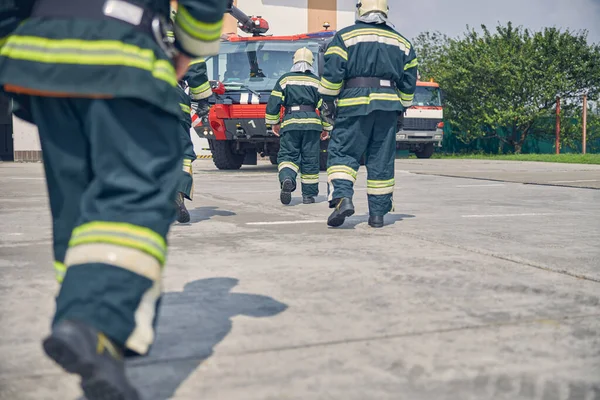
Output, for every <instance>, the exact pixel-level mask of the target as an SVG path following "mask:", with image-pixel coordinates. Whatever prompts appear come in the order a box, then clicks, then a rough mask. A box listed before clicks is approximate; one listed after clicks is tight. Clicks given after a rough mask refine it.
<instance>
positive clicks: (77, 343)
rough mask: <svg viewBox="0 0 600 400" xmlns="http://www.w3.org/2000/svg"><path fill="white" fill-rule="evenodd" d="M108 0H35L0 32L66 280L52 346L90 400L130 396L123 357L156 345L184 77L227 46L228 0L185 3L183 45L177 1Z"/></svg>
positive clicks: (133, 393)
mask: <svg viewBox="0 0 600 400" xmlns="http://www.w3.org/2000/svg"><path fill="white" fill-rule="evenodd" d="M8 3H14V4H18V5H19V6H21V5H22V4H26V3H27V1H21V0H19V1H17V2H8ZM107 4H108V3H107V2H106V0H86V1H68V0H36V1H35V5H34V6H33V8H29V9H28V10H27V12H25V13H23V14H21V15H20V16H18V18H21V21H22V22H21V23H20V24H19V25H18V26H17V27H16V29H14V30H13V31H12V32H0V37H3V38H4V39H3V45H2V48H1V52H0V85H2V86H3V89H4V91H5V92H7V93H9V94H10V95H18V96H20V97H21V98H26V99H27V102H26V104H27V107H29V111H30V114H31V116H32V119H33V122H34V123H35V124H36V125H37V127H38V130H39V137H40V141H41V145H42V151H43V158H44V168H45V173H46V182H47V189H48V195H49V200H50V209H51V214H52V220H53V245H54V259H55V267H56V272H57V278H58V280H59V282H61V287H60V292H59V293H58V296H57V298H56V313H55V315H54V320H53V324H52V331H51V334H50V336H49V337H47V338H46V339H45V340H44V343H43V347H44V350H45V352H46V354H47V355H48V356H49V357H50V358H52V359H53V360H54V361H55V362H57V363H58V364H59V365H60V366H61V367H62V368H64V369H65V370H66V371H68V372H70V373H75V374H78V375H79V376H80V377H81V387H82V389H83V392H84V394H85V396H86V398H87V399H88V400H100V399H102V400H116V399H119V400H133V399H138V398H139V396H138V393H137V390H136V389H135V388H133V387H132V385H131V384H130V383H129V381H128V379H127V377H126V375H125V369H124V361H123V356H124V355H126V354H137V355H144V354H146V353H147V352H148V350H149V348H150V346H151V344H152V343H153V341H154V336H155V331H154V326H155V323H156V318H157V314H156V310H157V307H158V304H159V299H160V296H161V288H162V270H163V266H164V263H165V259H166V254H167V241H166V237H167V233H168V231H169V227H170V225H171V223H172V222H173V220H174V219H175V208H174V207H173V198H174V197H175V193H176V182H177V178H178V173H179V172H180V171H181V159H182V149H181V144H180V143H179V141H178V140H175V138H174V137H173V132H175V131H176V129H177V128H178V124H179V122H178V118H179V116H180V113H181V108H180V106H179V102H178V94H177V89H176V87H177V82H178V78H179V79H181V78H182V77H183V75H184V73H185V71H186V68H187V67H188V65H189V63H190V62H191V60H192V59H194V58H197V57H204V56H208V55H213V54H217V53H218V51H219V38H220V35H221V29H222V25H223V14H224V11H225V6H226V0H179V13H178V15H177V18H176V20H175V23H174V33H175V38H176V41H175V43H171V42H170V41H168V39H167V34H166V32H167V31H168V30H169V29H171V27H170V26H169V25H168V21H169V2H168V1H158V0H143V1H135V2H134V1H129V0H121V1H118V2H117V1H112V2H110V7H108V6H107ZM7 35H8V36H7ZM20 104H24V103H22V102H20ZM16 397H17V398H18V397H19V396H16Z"/></svg>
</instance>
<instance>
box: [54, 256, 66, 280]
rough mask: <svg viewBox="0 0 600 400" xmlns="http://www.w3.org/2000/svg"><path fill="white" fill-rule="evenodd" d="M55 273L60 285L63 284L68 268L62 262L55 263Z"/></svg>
mask: <svg viewBox="0 0 600 400" xmlns="http://www.w3.org/2000/svg"><path fill="white" fill-rule="evenodd" d="M54 273H55V276H56V280H57V281H58V283H62V282H63V280H64V279H65V274H66V273H67V267H66V266H65V264H63V263H61V262H60V261H54Z"/></svg>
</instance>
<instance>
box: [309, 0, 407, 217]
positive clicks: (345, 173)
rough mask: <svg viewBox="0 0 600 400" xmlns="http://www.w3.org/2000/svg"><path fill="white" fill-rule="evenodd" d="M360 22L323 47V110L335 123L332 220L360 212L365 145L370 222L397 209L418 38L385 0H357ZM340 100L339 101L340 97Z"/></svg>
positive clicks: (331, 158)
mask: <svg viewBox="0 0 600 400" xmlns="http://www.w3.org/2000/svg"><path fill="white" fill-rule="evenodd" d="M356 7H357V13H356V14H357V16H356V23H355V24H354V25H352V26H350V27H347V28H344V29H342V30H340V31H339V32H337V33H336V35H335V37H334V39H333V40H332V41H331V43H330V44H329V46H328V48H327V50H326V52H325V65H324V73H323V76H322V78H321V85H320V88H319V92H320V93H321V95H322V96H323V100H324V102H323V107H322V109H321V111H322V115H323V117H324V118H325V119H326V120H327V121H329V122H332V123H333V122H334V123H335V125H334V129H333V132H332V134H331V142H330V143H329V147H328V150H327V151H328V153H329V154H328V160H327V176H328V200H329V207H330V208H333V212H332V213H331V215H330V217H329V218H328V220H327V224H328V225H329V226H332V227H337V226H341V225H342V224H343V223H344V221H345V219H346V218H347V217H349V216H351V215H353V214H354V205H353V203H352V197H353V195H354V190H353V187H354V183H355V182H356V177H357V172H358V168H359V165H360V164H359V160H360V158H361V156H362V155H363V154H365V151H366V167H367V195H368V201H369V225H370V226H371V227H374V228H380V227H382V226H383V225H384V216H385V215H386V214H387V213H388V212H390V211H392V210H393V193H394V184H395V180H394V160H395V155H396V126H397V121H398V118H399V115H401V113H403V112H404V110H405V109H406V108H408V107H410V106H411V104H412V100H413V97H414V93H415V89H416V82H417V58H416V55H415V51H414V49H413V46H412V44H411V43H410V42H409V41H408V40H406V39H405V38H404V37H403V36H402V35H400V34H399V33H398V32H396V31H395V30H394V29H393V28H392V27H391V26H390V24H389V22H388V19H387V17H388V12H389V7H388V1H387V0H359V1H358V3H357V5H356ZM336 100H337V102H336Z"/></svg>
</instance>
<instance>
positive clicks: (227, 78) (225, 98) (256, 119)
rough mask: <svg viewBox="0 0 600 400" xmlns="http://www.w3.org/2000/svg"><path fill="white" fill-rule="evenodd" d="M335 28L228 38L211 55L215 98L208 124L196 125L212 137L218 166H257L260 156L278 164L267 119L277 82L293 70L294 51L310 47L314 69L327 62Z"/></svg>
mask: <svg viewBox="0 0 600 400" xmlns="http://www.w3.org/2000/svg"><path fill="white" fill-rule="evenodd" d="M334 34H335V32H332V31H322V32H317V33H308V34H301V35H294V36H262V35H261V36H244V37H242V36H238V35H228V36H227V37H225V38H223V41H222V43H221V48H220V52H219V54H218V55H216V56H213V57H209V58H207V59H206V65H207V72H208V78H209V80H211V82H212V83H213V92H214V96H211V99H210V100H209V101H210V102H211V109H210V113H209V117H208V124H204V125H203V126H197V127H196V132H197V133H198V134H199V135H200V137H204V138H206V139H208V142H209V147H210V150H211V153H212V155H213V161H214V163H215V165H216V166H217V168H219V169H239V168H240V167H241V166H242V165H256V164H257V158H258V155H261V156H262V157H265V156H266V157H269V158H270V160H271V162H272V163H273V164H275V163H276V162H277V153H278V152H279V138H278V137H277V136H275V135H274V134H273V132H272V130H270V129H269V128H268V127H267V125H266V123H265V113H266V106H267V102H268V101H269V97H270V95H271V91H272V90H273V88H274V87H275V84H276V83H277V80H278V79H279V78H280V77H281V76H282V75H283V74H285V73H286V72H288V71H289V69H290V66H291V65H292V60H293V56H294V53H295V52H296V50H298V49H299V48H301V47H308V48H309V49H310V50H311V51H312V52H313V54H315V64H314V68H315V72H316V73H317V74H319V69H320V67H321V65H322V62H323V55H324V52H325V50H326V47H327V44H328V43H329V42H330V41H331V39H332V38H333V36H334Z"/></svg>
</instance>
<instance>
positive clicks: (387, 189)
mask: <svg viewBox="0 0 600 400" xmlns="http://www.w3.org/2000/svg"><path fill="white" fill-rule="evenodd" d="M392 193H394V187H393V186H389V187H383V188H371V187H367V194H370V195H375V196H382V195H386V194H392Z"/></svg>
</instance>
